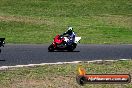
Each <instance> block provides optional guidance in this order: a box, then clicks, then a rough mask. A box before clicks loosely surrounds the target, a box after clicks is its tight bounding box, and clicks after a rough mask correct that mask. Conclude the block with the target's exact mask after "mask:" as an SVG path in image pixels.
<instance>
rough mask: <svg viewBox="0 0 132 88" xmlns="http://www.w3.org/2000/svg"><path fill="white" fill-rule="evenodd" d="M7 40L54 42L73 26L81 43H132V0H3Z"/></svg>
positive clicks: (0, 31)
mask: <svg viewBox="0 0 132 88" xmlns="http://www.w3.org/2000/svg"><path fill="white" fill-rule="evenodd" d="M0 2H1V3H0V37H6V42H7V43H51V42H52V38H53V37H54V36H55V35H56V34H60V33H63V32H64V31H66V28H67V26H73V28H74V31H75V32H76V33H77V35H78V36H81V37H82V40H81V43H85V44H87V43H90V44H130V43H132V36H131V35H132V1H131V0H83V1H82V0H63V1H62V0H19V1H18V0H0Z"/></svg>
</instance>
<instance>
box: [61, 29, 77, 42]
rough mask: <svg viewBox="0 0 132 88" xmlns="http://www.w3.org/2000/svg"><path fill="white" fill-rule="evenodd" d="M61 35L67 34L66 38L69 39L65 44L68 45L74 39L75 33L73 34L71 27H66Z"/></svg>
mask: <svg viewBox="0 0 132 88" xmlns="http://www.w3.org/2000/svg"><path fill="white" fill-rule="evenodd" d="M62 35H63V36H64V35H67V36H68V39H69V40H68V41H67V44H68V45H70V44H72V43H73V42H74V41H75V36H76V34H75V33H74V31H73V27H68V29H67V31H66V32H64V33H63V34H62Z"/></svg>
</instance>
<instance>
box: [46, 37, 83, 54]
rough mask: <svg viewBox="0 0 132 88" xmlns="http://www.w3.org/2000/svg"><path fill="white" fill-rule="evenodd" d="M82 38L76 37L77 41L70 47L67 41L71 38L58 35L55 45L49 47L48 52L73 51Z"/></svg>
mask: <svg viewBox="0 0 132 88" xmlns="http://www.w3.org/2000/svg"><path fill="white" fill-rule="evenodd" d="M80 39H81V37H75V41H74V42H73V43H72V44H70V45H68V44H67V41H68V40H69V38H68V37H67V36H65V37H64V36H62V35H56V36H55V38H54V41H53V43H52V44H51V45H50V46H49V47H48V51H49V52H52V51H54V50H67V51H73V50H74V49H75V48H76V46H77V43H78V42H79V41H80Z"/></svg>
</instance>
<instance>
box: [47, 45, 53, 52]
mask: <svg viewBox="0 0 132 88" xmlns="http://www.w3.org/2000/svg"><path fill="white" fill-rule="evenodd" d="M48 51H49V52H53V51H54V46H53V45H52V44H51V45H50V46H49V47H48Z"/></svg>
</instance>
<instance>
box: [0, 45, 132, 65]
mask: <svg viewBox="0 0 132 88" xmlns="http://www.w3.org/2000/svg"><path fill="white" fill-rule="evenodd" d="M47 48H48V45H42V44H41V45H28V44H27V45H26V44H24V45H15V44H14V45H13V44H6V45H5V47H3V48H1V50H2V51H1V53H0V66H14V65H27V64H39V63H55V62H70V61H89V60H106V59H107V60H117V59H132V45H91V44H89V45H83V44H80V45H78V47H77V48H76V49H75V51H74V52H65V51H64V52H62V51H61V52H60V51H59V52H48V50H47Z"/></svg>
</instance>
